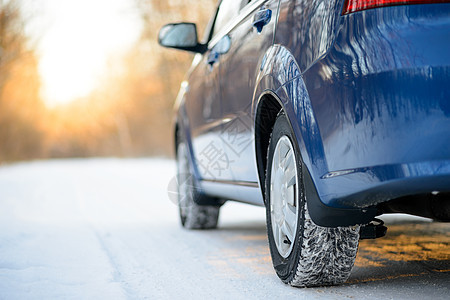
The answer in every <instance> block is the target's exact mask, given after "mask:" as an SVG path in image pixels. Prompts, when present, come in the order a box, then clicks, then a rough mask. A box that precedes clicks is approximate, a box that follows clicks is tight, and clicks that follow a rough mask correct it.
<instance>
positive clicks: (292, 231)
mask: <svg viewBox="0 0 450 300" xmlns="http://www.w3.org/2000/svg"><path fill="white" fill-rule="evenodd" d="M301 166H302V164H301V156H300V152H299V150H298V146H297V143H296V140H295V137H294V134H293V132H292V129H291V127H290V124H289V122H288V120H287V117H286V115H285V114H284V113H283V112H281V113H280V114H279V115H278V117H277V120H276V122H275V125H274V128H273V132H272V136H271V139H270V142H269V149H268V160H267V176H266V183H265V187H266V189H265V198H266V207H267V209H266V211H267V214H266V217H267V232H268V239H269V247H270V252H271V256H272V262H273V265H274V268H275V271H276V273H277V275H278V277H280V279H281V280H282V281H283V282H285V283H287V284H290V285H292V286H299V287H309V286H321V285H334V284H340V283H343V282H345V281H346V280H347V278H348V276H349V275H350V272H351V269H352V267H353V263H354V261H355V258H356V253H357V250H358V242H359V227H358V226H354V227H338V228H326V227H320V226H318V225H316V224H315V223H314V222H313V220H312V219H311V218H310V216H309V213H308V207H307V203H306V196H305V191H304V185H303V176H302V168H301Z"/></svg>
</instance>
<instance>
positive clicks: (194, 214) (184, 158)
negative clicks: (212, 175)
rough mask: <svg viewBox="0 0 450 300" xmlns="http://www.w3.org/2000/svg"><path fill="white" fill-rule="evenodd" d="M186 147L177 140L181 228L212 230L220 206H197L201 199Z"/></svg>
mask: <svg viewBox="0 0 450 300" xmlns="http://www.w3.org/2000/svg"><path fill="white" fill-rule="evenodd" d="M188 155H189V154H188V150H187V145H186V143H185V142H184V140H183V139H180V138H179V142H178V145H177V183H178V194H177V195H178V208H179V214H180V220H181V224H182V225H183V227H185V228H187V229H212V228H216V227H217V222H218V220H219V210H220V206H219V205H218V206H214V205H199V204H197V203H198V202H199V201H197V200H198V199H199V198H200V197H202V201H205V198H207V196H205V195H200V193H199V191H198V189H197V187H196V186H195V181H194V177H193V175H192V172H191V168H190V163H189V156H188Z"/></svg>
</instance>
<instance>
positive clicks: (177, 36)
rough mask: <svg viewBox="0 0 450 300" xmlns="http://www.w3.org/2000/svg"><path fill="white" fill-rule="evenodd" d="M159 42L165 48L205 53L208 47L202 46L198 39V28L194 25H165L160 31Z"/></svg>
mask: <svg viewBox="0 0 450 300" xmlns="http://www.w3.org/2000/svg"><path fill="white" fill-rule="evenodd" d="M158 42H159V44H160V45H161V46H163V47H168V48H175V49H180V50H186V51H191V52H195V53H204V52H205V51H206V49H207V46H206V45H204V44H200V43H199V42H198V38H197V26H196V25H195V24H194V23H174V24H167V25H164V26H163V27H162V28H161V30H160V31H159V35H158Z"/></svg>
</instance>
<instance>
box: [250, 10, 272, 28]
mask: <svg viewBox="0 0 450 300" xmlns="http://www.w3.org/2000/svg"><path fill="white" fill-rule="evenodd" d="M271 18H272V11H271V10H270V9H268V8H264V7H262V8H261V9H260V10H259V11H258V12H257V13H256V14H255V16H254V17H253V23H252V25H253V27H255V28H256V31H257V32H258V33H261V31H262V30H263V27H264V26H266V25H267V24H269V22H270V19H271Z"/></svg>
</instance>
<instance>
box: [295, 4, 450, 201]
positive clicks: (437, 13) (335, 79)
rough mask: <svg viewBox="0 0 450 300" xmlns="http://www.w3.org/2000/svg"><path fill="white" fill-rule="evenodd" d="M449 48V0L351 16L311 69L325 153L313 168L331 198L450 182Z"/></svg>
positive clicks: (384, 197)
mask: <svg viewBox="0 0 450 300" xmlns="http://www.w3.org/2000/svg"><path fill="white" fill-rule="evenodd" d="M448 53H450V4H436V5H434V4H433V5H411V6H399V7H387V8H381V9H372V10H367V11H363V12H358V13H354V14H350V15H348V16H344V17H342V27H341V29H340V32H339V35H338V36H337V38H336V42H335V44H334V46H333V47H332V49H330V51H329V52H328V53H327V55H326V56H325V57H324V58H322V59H321V60H319V61H318V62H317V63H316V64H315V65H314V66H312V67H311V68H310V69H309V70H308V71H307V72H306V73H305V74H304V76H303V78H304V81H305V84H306V86H307V89H308V92H309V96H310V99H311V103H312V107H313V111H314V114H315V118H316V120H317V124H318V127H319V130H320V136H321V140H322V143H323V149H324V151H323V153H324V156H325V157H324V160H325V161H326V170H323V171H321V172H314V173H312V174H311V175H312V180H313V182H314V185H315V186H316V188H317V192H318V196H319V198H320V200H321V202H322V204H323V205H325V206H328V207H334V208H341V209H345V208H367V207H370V206H374V205H377V204H379V203H382V202H385V201H389V200H392V199H396V198H399V197H404V196H409V195H416V194H427V193H431V192H433V191H441V192H449V191H450V87H449V82H450V55H449V54H448ZM308 168H309V169H310V170H315V168H313V167H312V166H308Z"/></svg>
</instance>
